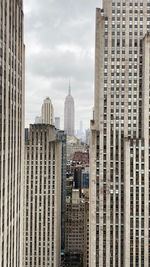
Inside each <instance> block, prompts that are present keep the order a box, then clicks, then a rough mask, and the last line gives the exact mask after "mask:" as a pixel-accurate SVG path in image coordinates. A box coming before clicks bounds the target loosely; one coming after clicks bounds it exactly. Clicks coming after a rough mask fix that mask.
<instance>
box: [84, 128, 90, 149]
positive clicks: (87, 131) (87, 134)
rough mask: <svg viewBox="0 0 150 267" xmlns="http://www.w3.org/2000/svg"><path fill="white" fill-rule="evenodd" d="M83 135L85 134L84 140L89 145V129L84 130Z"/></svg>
mask: <svg viewBox="0 0 150 267" xmlns="http://www.w3.org/2000/svg"><path fill="white" fill-rule="evenodd" d="M85 135H86V141H85V142H86V144H87V145H90V129H87V130H86V132H85Z"/></svg>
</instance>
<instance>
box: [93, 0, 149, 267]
mask: <svg viewBox="0 0 150 267" xmlns="http://www.w3.org/2000/svg"><path fill="white" fill-rule="evenodd" d="M149 30H150V1H149V0H142V1H141V0H121V1H119V0H104V1H103V9H97V13H96V58H95V61H96V62H95V63H96V64H95V68H96V69H95V106H94V118H93V121H92V122H91V148H90V266H92V267H93V266H107V267H108V266H125V267H127V266H146V267H148V266H149V265H150V249H149V246H150V220H149V218H150V204H149V203H150V196H149V192H150V185H149V171H150V166H149V163H150V161H149V151H150V150H149V146H150V141H149V136H150V134H149V132H150V131H149V127H150V126H149V119H150V116H149V114H150V110H149V101H150V34H149Z"/></svg>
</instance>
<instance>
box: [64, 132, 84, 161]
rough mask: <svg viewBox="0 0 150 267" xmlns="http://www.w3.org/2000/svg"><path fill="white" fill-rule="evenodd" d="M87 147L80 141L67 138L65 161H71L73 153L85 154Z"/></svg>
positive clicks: (73, 137)
mask: <svg viewBox="0 0 150 267" xmlns="http://www.w3.org/2000/svg"><path fill="white" fill-rule="evenodd" d="M86 150H87V145H86V144H82V143H81V141H80V139H78V138H77V137H75V136H67V160H73V156H74V153H75V152H79V151H80V152H85V151H86Z"/></svg>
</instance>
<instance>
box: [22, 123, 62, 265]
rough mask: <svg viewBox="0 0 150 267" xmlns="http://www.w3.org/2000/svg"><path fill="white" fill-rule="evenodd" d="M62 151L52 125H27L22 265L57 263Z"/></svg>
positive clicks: (59, 231) (58, 261)
mask: <svg viewBox="0 0 150 267" xmlns="http://www.w3.org/2000/svg"><path fill="white" fill-rule="evenodd" d="M61 153H62V144H61V142H60V141H58V140H56V134H55V127H54V126H51V125H45V124H39V125H36V124H35V125H30V130H29V139H28V140H26V144H25V181H24V265H23V266H39V267H40V266H41V267H42V266H50V267H58V266H59V265H60V252H61Z"/></svg>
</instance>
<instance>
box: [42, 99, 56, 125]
mask: <svg viewBox="0 0 150 267" xmlns="http://www.w3.org/2000/svg"><path fill="white" fill-rule="evenodd" d="M41 117H42V123H45V124H50V125H54V108H53V104H52V101H51V100H50V98H49V97H47V98H46V99H45V100H44V102H43V105H42V114H41Z"/></svg>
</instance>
